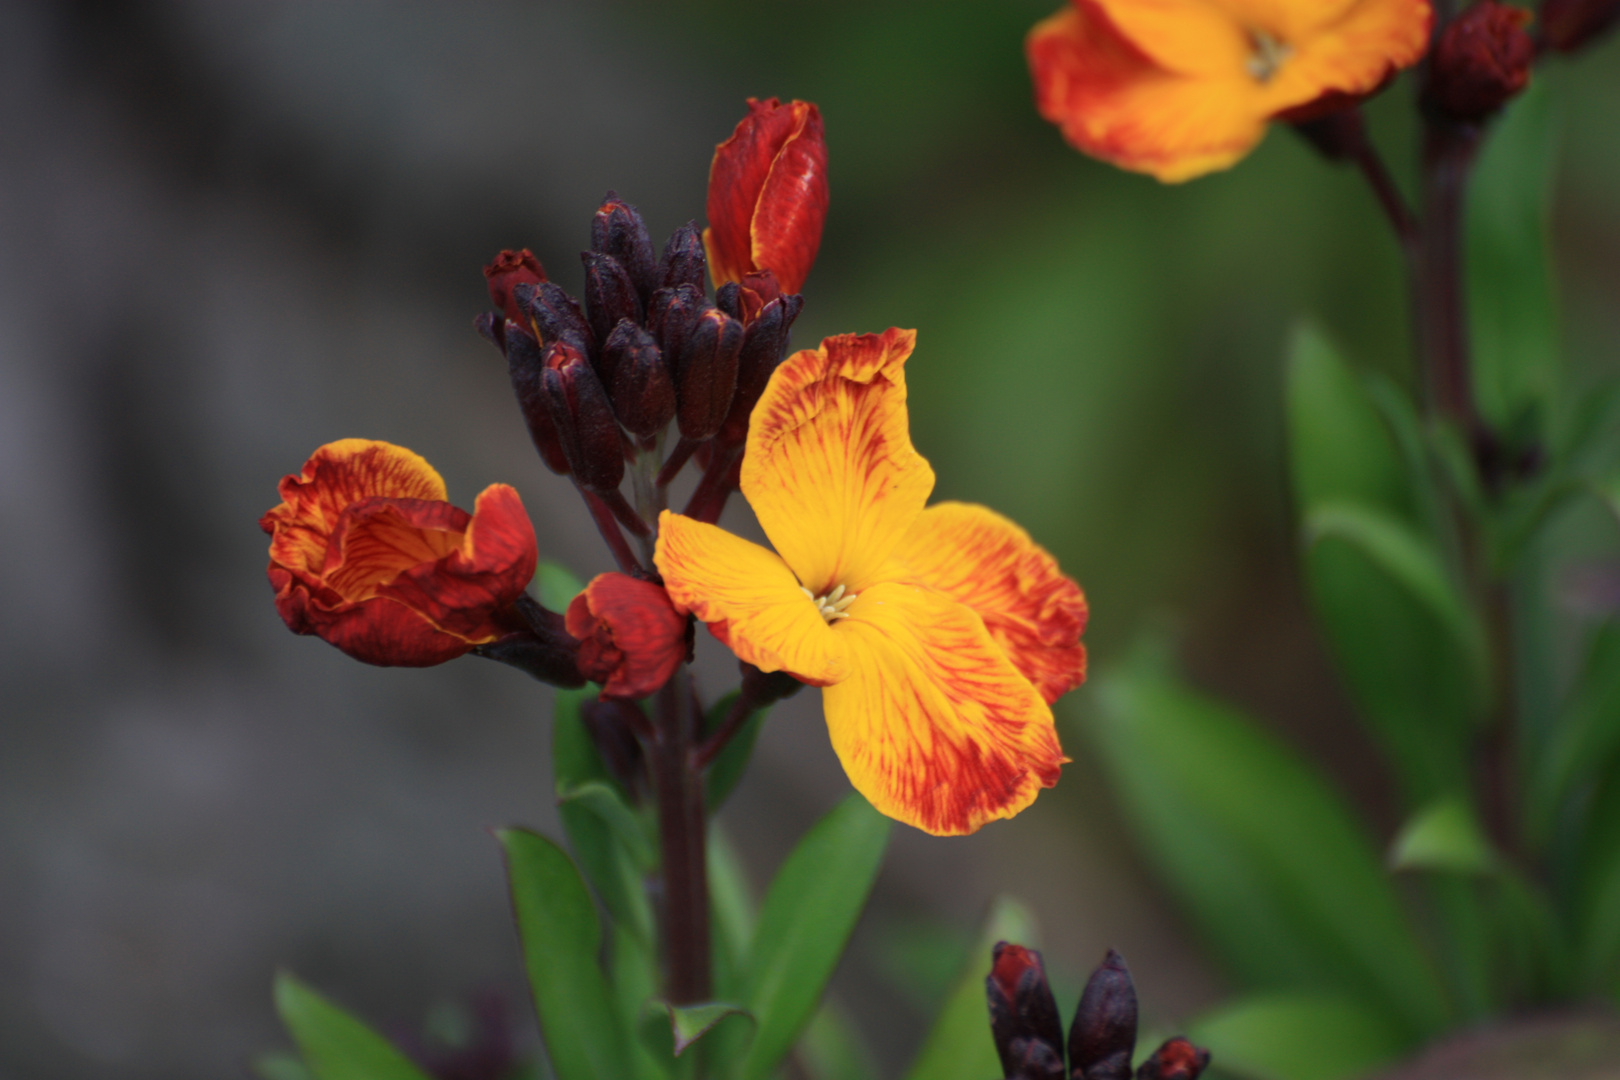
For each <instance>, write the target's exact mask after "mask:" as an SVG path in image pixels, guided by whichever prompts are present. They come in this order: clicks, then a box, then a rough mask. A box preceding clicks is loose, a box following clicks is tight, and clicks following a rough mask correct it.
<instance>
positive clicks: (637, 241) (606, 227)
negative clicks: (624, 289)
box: [591, 191, 659, 303]
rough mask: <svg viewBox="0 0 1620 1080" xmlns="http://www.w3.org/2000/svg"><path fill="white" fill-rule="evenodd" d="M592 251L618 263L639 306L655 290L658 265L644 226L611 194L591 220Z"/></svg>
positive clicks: (630, 210)
mask: <svg viewBox="0 0 1620 1080" xmlns="http://www.w3.org/2000/svg"><path fill="white" fill-rule="evenodd" d="M591 249H592V250H593V251H600V252H601V253H602V254H604V255H611V256H613V258H614V259H616V260H618V263H619V265H620V266H622V267H624V269H625V272H626V273H627V274H629V275H630V281H631V284H633V285H635V287H636V292H637V293H638V294H639V295H640V298H641V302H642V303H646V302H647V297H649V296H651V295H652V294H653V290H654V289H656V288H658V285H659V281H658V265H657V263H656V262H654V260H653V248H652V237H650V236H648V235H647V226H646V224H645V223H644V222H643V221H642V220H641V215H640V214H639V213H637V212H636V208H635V207H633V206H631V205H630V204H629V203H627V202H625V201H624V200H623V199H620V198H619V197H618V196H617V195H615V194H614V193H613V192H611V191H610V192H608V193H607V200H606V201H605V202H603V203H602V206H601V208H600V209H598V210H597V211H596V217H594V218H592V219H591Z"/></svg>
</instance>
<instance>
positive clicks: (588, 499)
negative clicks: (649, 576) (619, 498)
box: [579, 488, 641, 574]
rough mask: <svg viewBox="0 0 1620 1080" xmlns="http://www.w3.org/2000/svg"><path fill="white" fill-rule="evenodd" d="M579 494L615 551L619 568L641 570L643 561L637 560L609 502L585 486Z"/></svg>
mask: <svg viewBox="0 0 1620 1080" xmlns="http://www.w3.org/2000/svg"><path fill="white" fill-rule="evenodd" d="M579 495H580V498H582V499H584V500H585V506H586V508H587V509H589V510H590V512H591V520H592V521H594V522H596V531H597V532H599V533H601V534H602V539H603V540H605V541H607V546H608V550H609V551H611V552H613V560H614V561H615V562H617V563H618V564H619V569H620V570H623V571H624V572H625V573H627V574H628V573H631V572H632V571H635V570H640V569H641V563H640V562H638V561H637V560H636V553H635V552H633V551H631V550H630V544H629V543H628V542H627V541H626V540H625V538H624V533H623V532H622V531H620V529H619V522H618V520H617V519H616V518H615V517H614V516H613V511H612V509H610V508H609V507H608V504H607V503H605V502H603V501H602V497H601V496H600V495H597V494H596V493H595V492H592V491H587V490H585V489H584V488H580V489H579Z"/></svg>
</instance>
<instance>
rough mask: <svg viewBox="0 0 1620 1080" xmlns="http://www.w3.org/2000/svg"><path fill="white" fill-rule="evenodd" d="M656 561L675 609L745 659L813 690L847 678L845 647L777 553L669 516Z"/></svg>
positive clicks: (661, 526) (661, 528) (663, 521)
mask: <svg viewBox="0 0 1620 1080" xmlns="http://www.w3.org/2000/svg"><path fill="white" fill-rule="evenodd" d="M653 558H654V561H655V562H656V563H657V565H658V572H659V574H661V575H662V576H663V578H664V587H665V588H666V589H667V590H669V598H670V600H671V601H673V602H674V604H675V607H676V609H677V610H679V611H686V612H691V613H692V614H694V615H696V616H697V617H698V618H699V619H701V620H702V621H703V622H704V623H706V624H707V625H708V627H709V630H710V631H711V632H712V633H713V634H714V636H715V637H717V638H719V639H720V640H721V641H722V642H723V643H724V644H726V645H727V646H728V647H729V648H730V649H731V651H732V652H734V653H736V654H737V656H738V657H739V658H740V659H743V660H746V661H748V662H749V663H750V664H753V665H754V666H755V667H757V668H759V669H760V670H761V671H785V672H787V673H788V674H789V675H792V676H794V677H795V678H797V679H799V680H801V681H803V682H807V683H809V684H811V685H812V686H826V685H828V684H829V683H835V682H837V681H838V680H840V679H842V678H843V677H844V675H845V672H846V670H847V667H846V661H845V656H844V646H843V644H842V642H840V641H839V640H838V638H837V637H836V636H835V635H834V634H833V632H832V628H831V627H829V626H828V625H827V623H826V620H825V619H823V618H822V617H821V613H820V612H819V611H818V610H817V608H816V605H815V603H814V601H812V600H811V598H810V597H808V596H806V595H805V593H804V590H803V589H802V588H800V586H799V581H798V579H797V578H795V577H794V576H793V571H792V570H790V569H788V565H787V563H785V562H783V561H782V560H781V558H780V557H778V556H777V555H775V554H774V553H772V552H770V551H767V550H766V549H765V548H762V547H760V546H759V545H758V544H755V543H753V542H751V541H748V540H744V539H742V538H741V537H739V536H733V535H731V534H730V533H728V532H726V531H725V530H724V529H721V528H718V527H716V526H714V525H709V524H706V523H705V522H701V521H694V520H692V519H691V518H689V517H683V516H682V515H680V514H672V513H670V512H669V511H668V510H666V511H664V512H663V513H662V514H660V515H659V517H658V548H657V550H656V551H655V552H654V556H653Z"/></svg>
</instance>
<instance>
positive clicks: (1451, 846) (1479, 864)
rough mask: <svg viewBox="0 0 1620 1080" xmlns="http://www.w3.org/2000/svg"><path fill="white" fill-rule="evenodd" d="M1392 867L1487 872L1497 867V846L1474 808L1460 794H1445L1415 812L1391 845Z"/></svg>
mask: <svg viewBox="0 0 1620 1080" xmlns="http://www.w3.org/2000/svg"><path fill="white" fill-rule="evenodd" d="M1389 865H1390V868H1391V869H1393V870H1441V871H1446V872H1448V873H1453V874H1488V873H1491V872H1492V871H1493V870H1495V869H1497V867H1498V861H1497V856H1496V851H1495V849H1494V848H1493V847H1492V846H1491V842H1490V840H1488V839H1486V837H1485V830H1484V829H1482V828H1480V825H1479V818H1478V817H1477V816H1475V814H1474V808H1473V806H1472V805H1470V804H1469V802H1468V800H1467V799H1466V798H1465V797H1463V796H1461V795H1450V796H1445V797H1442V798H1440V799H1437V800H1436V801H1434V802H1432V803H1430V804H1429V805H1428V806H1425V807H1424V808H1423V809H1422V810H1420V811H1418V812H1417V813H1416V814H1414V815H1413V816H1412V818H1411V820H1409V821H1408V822H1407V823H1406V824H1405V825H1403V826H1401V831H1400V832H1399V833H1397V834H1396V836H1395V842H1394V843H1393V844H1391V845H1390V850H1389Z"/></svg>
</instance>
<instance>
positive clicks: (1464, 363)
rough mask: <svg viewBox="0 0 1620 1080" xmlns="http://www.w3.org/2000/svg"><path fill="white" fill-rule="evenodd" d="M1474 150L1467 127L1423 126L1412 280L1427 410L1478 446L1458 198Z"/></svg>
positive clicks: (1475, 138) (1475, 139) (1481, 427)
mask: <svg viewBox="0 0 1620 1080" xmlns="http://www.w3.org/2000/svg"><path fill="white" fill-rule="evenodd" d="M1478 146H1479V130H1478V128H1476V127H1474V126H1472V125H1462V124H1455V123H1450V122H1446V121H1431V122H1430V123H1429V124H1428V125H1427V127H1426V130H1425V135H1424V143H1423V227H1422V229H1421V231H1420V234H1419V238H1418V249H1417V265H1416V280H1415V281H1414V288H1415V297H1414V306H1415V311H1416V327H1415V328H1416V332H1417V351H1418V358H1419V362H1420V364H1421V365H1422V368H1423V374H1424V382H1425V385H1426V387H1427V390H1428V393H1429V401H1430V404H1431V405H1432V407H1433V408H1434V409H1435V410H1436V411H1437V412H1438V413H1439V414H1440V415H1442V416H1444V417H1446V418H1448V419H1450V420H1452V421H1453V422H1455V423H1456V424H1457V425H1458V426H1459V427H1461V428H1462V430H1463V433H1464V434H1465V435H1466V436H1467V437H1468V438H1469V440H1470V442H1471V443H1473V444H1474V445H1475V447H1476V448H1478V447H1479V446H1480V445H1481V440H1482V439H1483V438H1484V437H1485V436H1486V429H1485V424H1484V422H1483V421H1482V420H1481V419H1480V416H1479V413H1478V411H1477V409H1476V408H1475V406H1474V383H1473V369H1472V363H1471V357H1470V354H1469V347H1468V314H1467V308H1466V303H1465V297H1464V293H1463V196H1464V192H1465V190H1466V188H1467V185H1468V174H1469V170H1470V168H1471V166H1472V165H1473V161H1474V153H1475V150H1476V149H1477V148H1478Z"/></svg>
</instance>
